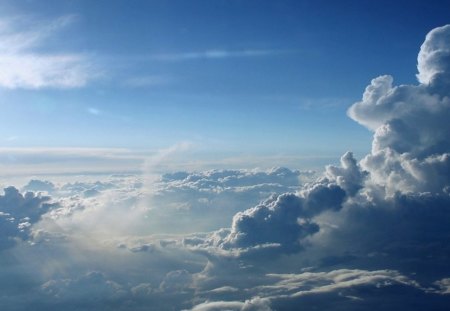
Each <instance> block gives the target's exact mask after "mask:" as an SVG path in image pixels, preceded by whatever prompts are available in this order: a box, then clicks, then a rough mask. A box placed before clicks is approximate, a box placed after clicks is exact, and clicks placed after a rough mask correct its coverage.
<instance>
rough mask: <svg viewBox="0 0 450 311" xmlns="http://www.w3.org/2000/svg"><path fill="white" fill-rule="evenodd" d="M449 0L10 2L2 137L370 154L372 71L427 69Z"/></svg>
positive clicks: (226, 151)
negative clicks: (361, 118) (422, 52)
mask: <svg viewBox="0 0 450 311" xmlns="http://www.w3.org/2000/svg"><path fill="white" fill-rule="evenodd" d="M447 5H448V2H447V1H432V2H431V3H427V2H424V1H396V2H395V3H392V2H391V1H381V2H379V1H378V2H376V3H375V2H369V1H339V2H334V1H221V0H219V1H189V2H186V1H134V3H133V5H130V4H128V3H127V2H126V1H95V2H93V1H45V2H44V3H42V1H2V2H1V4H0V12H1V19H2V27H1V37H0V46H1V47H2V48H1V50H2V51H1V53H2V58H3V59H4V60H3V61H2V63H3V64H2V67H4V68H7V70H6V71H5V72H3V73H2V76H1V79H0V103H1V105H2V111H3V113H2V115H1V116H0V126H1V128H0V129H1V132H2V137H0V140H1V145H2V147H3V148H12V149H16V148H41V149H42V148H57V149H58V148H65V149H67V148H113V149H114V148H121V149H126V150H128V151H147V152H154V151H156V150H160V149H165V148H170V147H171V146H173V145H176V144H180V143H186V142H187V143H190V144H191V145H192V148H191V149H192V150H195V152H194V153H195V156H196V157H201V158H205V159H209V160H213V159H221V160H222V159H223V158H226V157H236V156H237V157H239V156H240V157H242V158H244V157H247V158H253V159H254V161H255V162H256V161H257V159H258V158H261V157H274V156H278V157H279V158H280V159H281V157H282V156H284V157H290V158H292V157H297V158H300V157H301V156H302V157H313V158H314V157H315V158H319V157H324V156H326V157H329V158H333V159H334V160H335V161H336V160H337V159H338V158H339V156H340V155H341V154H343V153H344V152H345V151H347V150H352V151H353V152H355V154H357V155H358V156H362V155H364V154H365V152H367V151H368V150H369V149H370V137H371V133H370V132H369V131H367V130H366V129H364V128H363V127H360V126H358V125H357V124H355V123H354V122H353V121H351V120H349V119H348V118H347V116H346V110H347V109H348V107H349V106H350V105H352V104H353V103H354V102H356V101H358V100H360V94H361V92H362V91H363V90H364V88H365V86H366V84H367V83H368V82H370V80H371V79H372V78H373V77H374V76H378V75H382V74H386V73H390V74H392V75H393V76H395V79H396V80H395V81H396V83H398V84H404V83H414V82H416V77H415V73H416V69H415V66H416V63H417V47H418V46H420V44H421V42H422V40H423V37H424V36H425V34H426V33H427V32H428V31H429V30H430V29H432V28H434V27H437V26H440V25H442V24H445V23H446V22H447V21H448V13H447V10H445V9H443V7H447ZM418 16H420V18H418ZM5 152H6V151H5ZM9 152H10V153H11V150H9ZM225 155H227V156H225ZM219 162H220V161H219ZM260 162H264V161H260ZM279 162H280V163H281V164H283V163H284V165H288V164H289V165H295V166H296V167H302V168H305V167H306V166H311V165H312V164H311V163H310V162H311V161H309V162H308V161H303V162H302V161H301V160H297V163H294V162H292V161H291V162H287V161H286V160H279ZM219 165H220V163H219V164H217V165H216V166H219ZM245 165H251V163H249V162H246V163H245ZM319 165H323V163H319ZM263 166H265V167H268V166H270V165H269V164H268V163H265V165H263ZM316 167H317V164H316Z"/></svg>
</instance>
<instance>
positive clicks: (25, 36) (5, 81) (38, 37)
mask: <svg viewBox="0 0 450 311" xmlns="http://www.w3.org/2000/svg"><path fill="white" fill-rule="evenodd" d="M74 19H75V17H74V16H72V15H68V16H63V17H60V18H58V19H56V20H53V21H51V22H48V23H46V24H45V23H37V22H33V23H26V22H25V18H19V17H17V18H10V19H5V18H3V21H2V27H1V28H0V66H1V68H2V71H1V73H0V86H1V87H4V88H8V89H17V88H25V89H40V88H76V87H81V86H84V85H85V84H86V83H87V82H88V81H89V80H90V79H92V78H93V77H94V76H95V74H94V73H93V71H92V65H91V64H90V63H89V60H88V58H87V57H86V56H84V55H81V54H74V53H72V54H71V53H59V54H54V53H42V52H37V51H36V50H37V49H36V48H38V47H39V46H40V45H41V44H42V43H43V42H44V41H45V40H46V39H47V38H48V37H50V36H52V35H54V34H55V33H56V32H57V31H59V30H61V29H63V28H64V27H66V26H67V25H69V24H71V23H72V22H73V20H74ZM36 25H38V26H36Z"/></svg>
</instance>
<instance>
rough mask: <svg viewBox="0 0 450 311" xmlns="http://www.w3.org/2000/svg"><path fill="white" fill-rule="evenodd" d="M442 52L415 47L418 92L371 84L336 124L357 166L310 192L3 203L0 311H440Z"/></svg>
mask: <svg viewBox="0 0 450 311" xmlns="http://www.w3.org/2000/svg"><path fill="white" fill-rule="evenodd" d="M449 37H450V26H444V27H440V28H437V29H434V30H432V31H431V32H430V33H429V34H428V35H427V37H426V39H425V42H424V43H423V45H422V47H421V50H420V52H419V58H418V68H419V74H418V79H419V82H420V83H419V84H418V85H400V86H395V85H394V84H393V79H392V77H390V76H381V77H378V78H375V79H373V80H372V81H371V83H370V85H369V86H368V87H367V88H366V90H365V92H364V94H363V97H362V99H361V101H359V102H357V103H355V104H354V105H353V106H351V107H350V109H349V111H348V114H349V116H350V117H351V118H353V119H354V120H355V121H357V122H358V123H360V124H362V125H364V126H366V127H367V128H369V129H370V130H371V131H373V133H374V136H373V144H372V150H371V152H370V153H369V154H367V155H366V156H365V157H363V158H362V159H361V160H360V161H359V162H358V161H357V160H356V159H355V158H354V156H353V154H352V153H351V152H347V153H345V154H344V155H343V156H342V158H341V164H340V165H339V166H332V165H330V166H327V167H326V168H325V171H324V173H323V174H322V175H320V176H319V177H317V178H316V176H313V174H311V173H310V172H300V171H295V170H289V169H286V168H274V169H272V170H269V171H256V170H211V171H204V172H185V171H180V172H174V173H167V174H164V175H162V176H161V177H160V178H159V179H157V180H152V181H151V182H150V181H149V180H147V179H146V178H145V176H135V175H115V176H107V177H105V176H103V177H102V178H98V179H92V178H91V180H86V178H84V180H75V181H74V180H72V181H69V182H68V181H63V182H62V181H59V182H58V181H45V180H38V179H34V180H31V181H30V182H29V183H27V184H26V185H24V187H23V189H24V190H31V191H36V192H42V193H41V194H34V193H21V192H20V191H19V190H17V189H16V188H14V187H9V188H6V189H5V193H4V195H2V196H0V212H1V213H0V229H1V230H2V233H3V234H2V238H1V239H0V252H1V253H0V259H1V260H2V266H1V268H0V289H2V290H3V291H4V292H5V293H6V294H5V295H2V297H0V306H2V307H3V308H5V309H8V310H26V309H29V308H30V306H33V308H35V309H36V310H60V309H61V308H64V309H66V310H148V309H154V310H173V309H176V310H224V309H227V310H297V309H305V310H317V309H328V310H372V309H375V308H377V309H381V310H398V309H408V310H423V309H432V310H446V308H448V305H449V303H450V300H449V299H450V298H449V297H450V296H448V293H449V292H450V291H449V288H450V286H449V284H450V282H449V277H450V269H449V267H448V262H449V261H450V248H449V246H448V241H449V239H450V226H449V224H450V174H449V171H450V170H449V168H450V137H449V135H448V133H450V125H449V122H448V120H449V117H450V100H449V97H448V94H449V90H450V80H449V79H448V78H447V77H448V74H449V68H448V66H449V64H450V59H449V57H448V51H449V49H450V41H449V40H447V38H449ZM301 179H303V182H301ZM305 179H306V180H305ZM46 193H49V194H51V195H52V198H53V201H50V198H49V197H48V196H47V195H46ZM50 202H55V203H50ZM11 280H13V281H11Z"/></svg>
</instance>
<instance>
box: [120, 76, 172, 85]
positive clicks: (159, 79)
mask: <svg viewBox="0 0 450 311" xmlns="http://www.w3.org/2000/svg"><path fill="white" fill-rule="evenodd" d="M172 81H173V78H171V77H168V76H165V75H146V76H138V77H132V78H129V79H128V80H125V81H124V82H123V85H124V86H126V87H132V88H145V87H154V86H161V85H166V84H169V83H171V82H172Z"/></svg>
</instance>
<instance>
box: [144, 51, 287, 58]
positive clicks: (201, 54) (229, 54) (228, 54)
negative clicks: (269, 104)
mask: <svg viewBox="0 0 450 311" xmlns="http://www.w3.org/2000/svg"><path fill="white" fill-rule="evenodd" d="M293 52H294V51H292V50H239V51H236V50H224V49H211V50H206V51H196V52H182V53H162V54H153V55H150V58H151V59H154V60H160V61H188V60H197V59H226V58H242V57H261V56H271V55H279V54H287V53H293Z"/></svg>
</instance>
